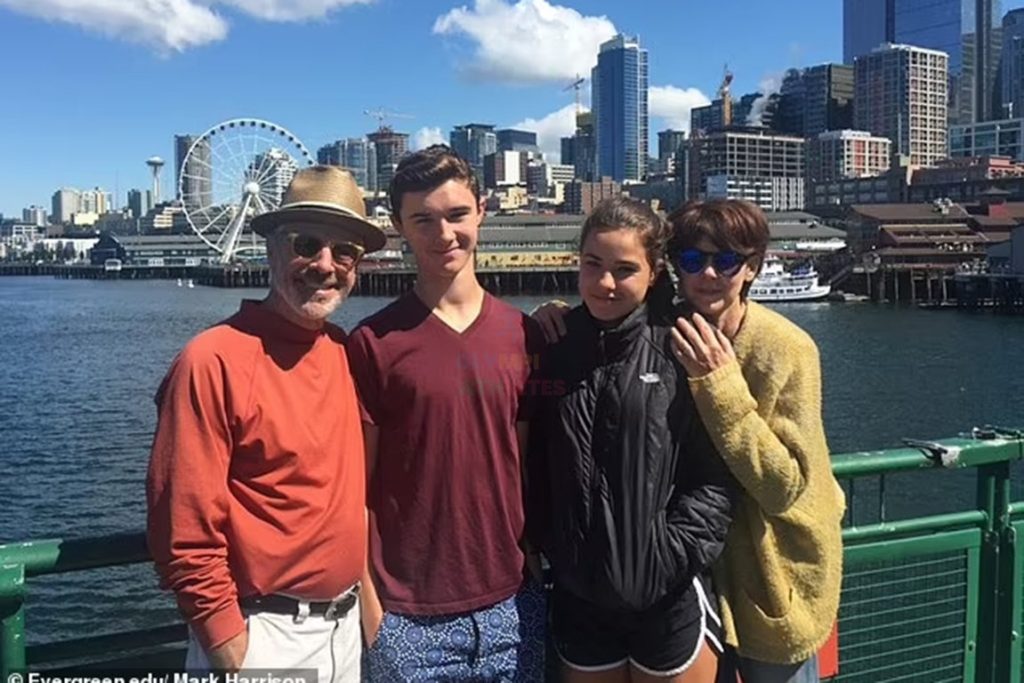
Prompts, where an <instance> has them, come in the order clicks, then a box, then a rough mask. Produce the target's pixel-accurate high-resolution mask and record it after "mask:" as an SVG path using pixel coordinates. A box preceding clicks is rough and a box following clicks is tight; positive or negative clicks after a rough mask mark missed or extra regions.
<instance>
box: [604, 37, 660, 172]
mask: <svg viewBox="0 0 1024 683" xmlns="http://www.w3.org/2000/svg"><path fill="white" fill-rule="evenodd" d="M591 101H592V102H593V107H594V112H593V113H594V130H595V149H596V157H597V158H596V169H597V173H596V175H598V176H608V177H610V178H612V179H613V180H617V181H620V182H621V181H626V180H641V179H642V178H643V176H644V173H645V171H646V169H647V156H648V154H647V136H648V113H647V50H644V49H642V48H641V47H640V42H639V40H638V39H637V38H636V37H634V36H626V35H622V34H620V35H617V36H615V37H614V38H612V39H611V40H609V41H607V42H605V43H602V44H601V50H600V52H599V53H598V56H597V66H595V67H594V69H593V71H592V72H591Z"/></svg>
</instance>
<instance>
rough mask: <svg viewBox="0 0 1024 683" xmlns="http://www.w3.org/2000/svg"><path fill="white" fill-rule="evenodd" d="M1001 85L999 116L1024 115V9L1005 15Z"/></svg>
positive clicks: (1011, 11) (1012, 116)
mask: <svg viewBox="0 0 1024 683" xmlns="http://www.w3.org/2000/svg"><path fill="white" fill-rule="evenodd" d="M1002 38H1003V45H1002V52H1003V55H1002V65H1001V67H1000V68H1001V73H1000V81H1001V83H1000V86H1001V88H1002V101H1001V107H1000V110H999V112H997V113H998V114H999V116H998V117H997V118H1003V117H1006V118H1010V119H1012V118H1014V117H1020V116H1024V9H1015V10H1010V11H1009V12H1007V13H1006V16H1005V17H1003V36H1002Z"/></svg>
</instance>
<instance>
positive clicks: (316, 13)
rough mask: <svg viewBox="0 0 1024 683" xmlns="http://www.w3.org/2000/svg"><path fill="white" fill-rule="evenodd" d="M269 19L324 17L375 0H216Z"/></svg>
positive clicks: (294, 19)
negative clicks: (335, 11) (343, 8)
mask: <svg viewBox="0 0 1024 683" xmlns="http://www.w3.org/2000/svg"><path fill="white" fill-rule="evenodd" d="M214 1H216V2H219V3H221V4H225V5H231V6H232V7H234V8H236V9H239V10H241V11H243V12H245V13H246V14H248V15H251V16H254V17H256V18H257V19H265V20H267V21H304V20H307V19H322V18H323V17H325V16H327V14H328V13H329V12H331V11H332V10H335V9H338V8H340V7H347V6H349V5H368V4H371V3H372V2H374V0H214Z"/></svg>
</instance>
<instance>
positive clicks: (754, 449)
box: [689, 302, 846, 664]
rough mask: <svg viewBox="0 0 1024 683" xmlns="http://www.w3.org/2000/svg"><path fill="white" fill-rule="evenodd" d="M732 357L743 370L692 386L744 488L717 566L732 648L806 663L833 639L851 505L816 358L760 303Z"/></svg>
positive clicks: (733, 367)
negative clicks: (831, 445) (833, 459)
mask: <svg viewBox="0 0 1024 683" xmlns="http://www.w3.org/2000/svg"><path fill="white" fill-rule="evenodd" d="M733 346H734V348H735V350H736V357H737V359H738V361H739V363H731V364H729V365H727V366H725V367H722V368H719V369H718V370H716V371H714V372H712V373H710V374H708V375H705V376H704V377H697V378H691V379H690V380H689V383H690V389H691V391H692V393H693V396H694V399H695V402H696V404H697V409H698V411H699V412H700V415H701V418H702V419H703V420H704V424H705V425H706V426H707V429H708V432H709V434H710V435H711V439H712V441H714V443H715V446H716V447H717V448H718V452H719V453H720V454H721V456H722V458H723V459H724V460H725V462H726V464H727V465H728V467H729V469H730V470H731V471H732V473H733V476H735V477H736V479H737V481H738V482H739V484H740V487H741V489H742V492H741V494H740V496H739V500H738V502H737V505H736V508H735V511H734V519H733V523H732V526H731V528H730V530H729V535H728V537H727V540H726V544H725V550H724V551H723V553H722V556H721V557H720V559H719V561H718V562H717V563H716V565H715V567H714V577H715V583H716V587H717V589H718V593H719V600H720V602H721V607H722V622H723V626H724V627H725V633H726V641H727V642H728V643H729V644H731V645H733V646H735V647H736V648H737V650H738V651H739V653H740V654H741V655H743V656H745V657H750V658H752V659H756V660H759V661H764V662H771V663H776V664H786V663H795V662H800V661H803V660H805V659H807V658H809V657H810V656H811V655H812V654H814V653H815V652H816V651H817V649H818V648H819V647H821V645H822V644H823V643H824V642H825V640H827V639H828V636H829V633H830V631H831V628H832V623H833V621H834V620H835V617H836V612H837V611H838V608H839V590H840V581H841V578H842V540H841V537H840V520H841V519H842V516H843V513H844V511H845V508H846V502H845V499H844V495H843V491H842V489H841V488H840V487H839V485H838V484H837V483H836V480H835V478H834V477H833V476H832V468H831V465H830V462H829V454H828V446H827V444H826V443H825V431H824V427H823V425H822V418H821V365H820V362H819V359H818V348H817V346H815V344H814V341H813V340H812V339H811V338H810V337H809V336H808V335H807V333H805V332H804V331H803V330H801V329H800V328H799V327H797V326H796V325H794V324H793V323H791V322H789V321H788V320H787V319H786V318H784V317H782V316H781V315H779V314H777V313H775V312H774V311H771V310H769V309H767V308H765V307H764V306H761V305H759V304H757V303H755V302H749V304H748V308H747V312H746V315H745V316H744V319H743V322H742V323H741V326H740V329H739V332H738V333H737V334H736V338H735V339H734V340H733Z"/></svg>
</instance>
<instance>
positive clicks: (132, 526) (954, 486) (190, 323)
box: [0, 277, 1024, 641]
mask: <svg viewBox="0 0 1024 683" xmlns="http://www.w3.org/2000/svg"><path fill="white" fill-rule="evenodd" d="M262 295H263V292H262V291H259V290H220V289H212V288H205V287H197V288H194V289H190V288H187V287H177V286H175V283H174V282H167V281H143V282H122V281H69V280H53V279H48V278H16V277H5V278H0V467H2V473H3V476H2V477H0V500H2V501H3V514H2V515H0V542H8V541H14V540H23V539H28V538H42V537H47V538H52V537H64V538H73V537H82V536H93V535H100V534H108V533H113V532H118V531H137V530H141V529H142V527H143V525H144V522H145V508H144V486H143V482H144V479H145V472H146V464H147V457H148V447H149V443H150V439H151V437H152V430H153V426H154V423H155V410H154V406H153V402H152V396H153V392H154V390H155V389H156V386H157V384H158V382H159V380H160V378H161V377H162V375H163V373H164V371H165V370H166V368H167V366H168V364H169V362H170V361H171V359H172V358H173V356H174V354H175V353H176V352H177V351H178V349H179V348H180V347H181V346H182V344H184V343H185V342H186V341H187V340H188V339H189V338H190V337H191V336H193V335H194V334H195V333H197V332H198V331H200V330H201V329H203V328H204V327H207V326H209V325H211V324H213V323H214V322H216V321H218V320H220V319H222V318H224V317H226V316H228V315H230V314H231V313H232V312H234V311H235V310H236V308H237V305H238V301H239V299H240V298H241V297H245V296H248V297H261V296H262ZM512 301H513V302H514V303H516V304H518V305H520V306H523V307H531V306H532V305H534V304H535V303H537V301H538V300H536V299H525V298H523V299H512ZM386 302H387V300H385V299H379V298H359V297H357V298H353V299H351V300H350V301H349V302H348V303H346V305H345V306H344V307H343V308H342V310H341V311H340V312H339V314H338V315H337V316H336V319H335V322H337V323H338V324H340V325H341V326H342V327H345V328H346V329H350V328H351V327H352V326H353V325H354V324H355V323H356V322H357V321H358V320H359V319H361V318H362V317H364V316H366V315H368V314H369V313H371V312H373V311H374V310H376V309H378V308H379V307H381V306H382V305H384V304H385V303H386ZM775 308H776V310H778V311H780V312H781V313H783V314H784V315H786V316H787V317H789V318H791V319H792V320H793V321H794V322H796V323H797V324H799V325H800V326H801V327H803V328H804V329H806V330H807V331H808V332H809V333H810V334H811V336H812V337H814V339H815V340H816V341H817V343H818V346H819V348H820V350H821V356H822V365H823V373H824V401H825V403H824V410H825V423H826V429H827V432H828V437H829V443H830V446H831V447H832V450H833V452H845V451H851V450H863V449H869V448H870V449H873V448H883V447H891V446H895V445H897V444H898V443H899V439H900V438H901V437H915V438H940V437H946V436H953V435H955V434H956V433H957V432H960V431H965V430H969V429H970V428H971V427H972V426H975V425H981V424H985V423H991V424H998V425H1007V426H1017V427H1024V395H1022V392H1021V390H1020V377H1021V368H1022V367H1024V318H1021V317H1017V318H1012V317H996V316H992V315H989V314H977V315H971V314H962V313H956V312H926V311H919V310H916V309H913V308H892V307H884V306H874V305H870V304H788V305H777V306H775ZM929 475H930V476H929V477H928V479H927V480H926V481H924V482H921V480H920V479H918V480H917V481H916V483H913V484H907V485H906V486H905V487H904V488H903V489H902V490H901V489H900V488H899V486H896V487H891V488H890V492H891V493H893V494H894V495H893V498H894V500H893V503H892V505H891V507H890V509H891V510H892V511H893V513H894V514H900V513H901V512H902V513H904V514H906V513H909V512H914V513H923V512H930V511H935V510H938V509H940V508H942V507H943V506H944V505H947V504H951V503H955V502H956V501H958V500H962V499H963V496H964V495H970V494H969V492H970V487H969V486H964V484H965V481H964V479H963V477H962V476H960V475H958V474H957V473H953V472H936V473H929ZM964 491H968V493H967V494H965V493H964ZM858 492H860V489H858ZM174 618H175V612H174V609H173V603H172V601H171V600H170V599H169V598H168V597H167V596H164V595H159V594H158V593H157V591H156V590H155V576H154V574H153V572H152V569H151V568H150V567H148V566H146V567H133V568H126V569H117V570H105V571H102V572H87V573H82V574H79V575H75V576H73V577H48V578H46V579H43V580H33V581H32V582H31V583H30V603H29V612H28V628H29V632H30V635H31V636H32V639H33V640H37V641H38V640H49V639H51V638H54V637H58V636H61V635H69V634H73V633H76V634H78V635H83V634H84V633H85V632H87V631H88V632H99V631H116V630H123V629H127V628H130V627H134V626H140V625H144V624H152V623H154V622H157V623H167V622H170V621H172V620H173V619H174Z"/></svg>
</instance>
